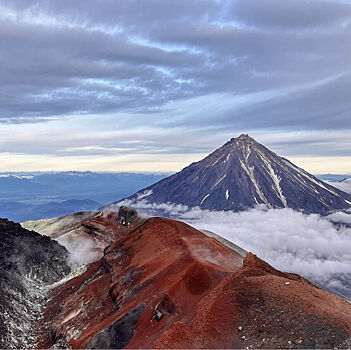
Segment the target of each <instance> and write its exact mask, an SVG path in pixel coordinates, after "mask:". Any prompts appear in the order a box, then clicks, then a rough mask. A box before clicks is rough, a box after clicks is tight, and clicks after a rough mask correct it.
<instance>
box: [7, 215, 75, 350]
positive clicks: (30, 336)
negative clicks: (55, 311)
mask: <svg viewBox="0 0 351 350" xmlns="http://www.w3.org/2000/svg"><path fill="white" fill-rule="evenodd" d="M0 266H1V270H0V348H23V347H33V346H35V338H36V334H35V327H33V326H34V325H35V324H37V322H38V319H39V317H40V311H41V310H42V308H43V307H44V306H45V303H46V298H47V297H46V290H47V289H48V288H49V286H50V285H51V284H53V283H55V282H57V281H59V280H60V279H62V278H63V277H64V276H66V275H67V274H69V273H70V271H71V267H70V265H69V257H68V252H67V250H66V249H65V248H64V247H62V246H60V245H59V244H58V243H57V242H55V241H53V240H51V239H50V238H48V237H45V236H41V235H39V234H38V233H36V232H33V231H28V230H25V229H23V228H22V227H21V226H20V225H19V224H16V223H14V222H12V221H9V220H7V219H0Z"/></svg>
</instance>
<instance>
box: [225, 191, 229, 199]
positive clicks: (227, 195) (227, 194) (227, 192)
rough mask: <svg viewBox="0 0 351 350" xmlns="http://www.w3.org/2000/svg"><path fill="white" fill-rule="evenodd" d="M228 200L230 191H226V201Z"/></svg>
mask: <svg viewBox="0 0 351 350" xmlns="http://www.w3.org/2000/svg"><path fill="white" fill-rule="evenodd" d="M228 198H229V191H228V190H226V191H225V199H226V200H228Z"/></svg>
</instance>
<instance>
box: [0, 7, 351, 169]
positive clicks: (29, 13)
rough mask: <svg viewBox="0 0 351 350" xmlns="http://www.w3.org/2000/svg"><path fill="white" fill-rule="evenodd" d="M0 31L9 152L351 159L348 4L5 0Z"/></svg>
mask: <svg viewBox="0 0 351 350" xmlns="http://www.w3.org/2000/svg"><path fill="white" fill-rule="evenodd" d="M0 41H1V46H0V63H1V65H2V67H4V69H3V70H1V72H0V77H1V86H0V102H1V103H0V129H1V130H0V131H1V133H2V134H3V135H5V136H6V137H5V138H4V139H3V140H1V144H0V146H1V149H2V152H10V153H12V154H14V153H21V154H26V155H43V156H52V155H54V156H56V157H68V156H74V157H78V156H79V157H83V156H92V155H93V156H96V157H97V156H105V157H109V156H110V155H111V154H113V155H121V154H125V153H142V154H155V153H164V154H179V155H181V154H189V153H191V154H192V155H193V160H195V159H196V156H195V155H196V154H200V153H201V154H206V153H208V152H209V151H211V150H212V149H213V148H214V147H218V146H220V145H221V144H223V143H224V142H225V141H226V140H227V139H230V138H231V137H233V136H237V135H239V134H240V133H242V132H250V133H251V134H253V135H258V136H260V137H262V140H265V139H267V141H268V142H269V144H268V146H271V145H272V146H277V148H276V149H275V150H277V151H280V150H282V152H283V155H295V156H296V155H304V156H311V155H313V156H321V155H323V156H330V157H336V156H340V157H341V156H344V157H345V156H347V157H350V149H351V148H350V137H349V135H350V130H351V118H350V111H351V101H350V99H349V91H350V90H351V57H350V55H351V4H350V2H349V1H341V0H340V1H325V0H316V1H312V0H300V1H298V2H297V1H293V0H285V1H277V0H260V1H257V0H223V1H217V0H201V1H200V0H194V1H191V2H189V1H188V2H182V1H176V0H128V1H124V2H123V4H122V3H121V2H116V1H112V0H106V1H103V2H97V1H93V0H77V1H74V2H72V1H65V0H64V1H57V0H40V1H39V0H28V1H22V0H0ZM23 123H26V124H27V125H24V126H23V125H21V124H23ZM5 124H7V125H5ZM44 124H45V126H44ZM67 130H69V131H70V132H69V133H67ZM92 130H93V131H94V132H92ZM214 134H216V135H217V136H214ZM267 135H271V136H270V137H267ZM277 135H278V137H282V138H283V139H285V141H284V140H283V141H282V140H281V141H282V143H280V144H278V143H276V142H275V141H274V139H275V138H276V137H277ZM102 136H103V137H102ZM200 136H201V137H200ZM180 137H181V138H182V140H183V141H184V142H182V143H179V138H180ZM291 138H294V140H293V141H290V143H289V142H288V141H287V140H288V139H291ZM204 140H205V141H204ZM134 141H136V143H134V144H133V142H134ZM125 142H132V144H130V143H125ZM291 146H294V147H291ZM145 158H146V156H144V159H145ZM121 161H123V160H122V159H121ZM19 162H20V161H18V162H17V163H19ZM149 162H150V159H149ZM340 162H341V160H340ZM17 163H16V164H17ZM72 164H73V165H74V163H72ZM90 164H93V161H91V162H90ZM183 165H185V163H184V164H183ZM75 166H76V168H79V166H80V163H79V160H77V162H76V164H75ZM48 168H49V165H48ZM106 169H107V168H106ZM12 170H15V169H12ZM108 170H111V169H108ZM163 170H164V169H163ZM341 171H342V170H341Z"/></svg>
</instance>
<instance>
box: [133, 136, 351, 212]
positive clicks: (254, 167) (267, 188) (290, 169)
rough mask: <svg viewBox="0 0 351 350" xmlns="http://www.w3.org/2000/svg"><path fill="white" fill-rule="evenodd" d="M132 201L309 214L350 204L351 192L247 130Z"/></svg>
mask: <svg viewBox="0 0 351 350" xmlns="http://www.w3.org/2000/svg"><path fill="white" fill-rule="evenodd" d="M129 199H134V200H140V199H145V200H147V201H148V202H151V203H167V202H171V203H176V204H184V205H187V206H189V207H195V206H199V207H201V208H203V209H210V210H231V211H241V210H246V209H248V208H251V207H254V206H256V205H258V204H264V205H266V206H267V207H269V208H293V209H296V210H303V211H304V212H307V213H327V212H329V211H333V210H342V209H347V208H349V207H350V204H351V196H350V195H349V194H346V193H344V192H342V191H340V190H338V189H336V188H334V187H332V186H330V185H328V184H326V183H324V182H322V181H320V180H318V179H317V178H316V177H315V176H313V175H311V174H309V173H308V172H306V171H305V170H303V169H301V168H299V167H298V166H296V165H294V164H293V163H291V162H290V161H288V160H287V159H285V158H283V157H280V156H278V155H277V154H275V153H274V152H272V151H270V150H269V149H268V148H266V147H264V146H263V145H261V144H259V143H258V142H256V141H255V140H254V139H253V138H251V137H249V136H248V135H245V134H242V135H240V136H239V137H237V138H232V139H231V140H230V141H228V142H227V143H226V144H224V145H223V146H222V147H220V148H218V149H217V150H215V151H214V152H212V153H211V154H210V155H208V156H207V157H206V158H204V159H202V160H200V161H199V162H195V163H192V164H190V165H189V166H188V167H186V168H184V169H183V170H182V171H180V172H179V173H176V174H174V175H172V176H169V177H167V178H165V179H163V180H161V181H159V182H157V183H156V184H154V185H152V186H149V187H147V188H145V189H143V190H141V191H139V192H137V193H136V194H134V195H133V196H131V197H129Z"/></svg>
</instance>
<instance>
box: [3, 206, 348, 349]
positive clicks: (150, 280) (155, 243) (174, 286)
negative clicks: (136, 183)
mask: <svg viewBox="0 0 351 350" xmlns="http://www.w3.org/2000/svg"><path fill="white" fill-rule="evenodd" d="M80 217H81V219H82V221H81V222H80V223H79V222H78V221H79V218H78V217H76V218H74V220H72V221H70V222H68V221H67V218H65V219H64V221H65V223H69V224H70V227H67V225H64V226H62V227H61V229H59V230H57V229H55V236H61V237H63V236H64V237H67V236H68V237H70V239H71V240H72V241H76V242H78V241H79V240H83V241H85V240H87V239H90V240H91V241H92V242H94V245H95V246H96V249H97V250H98V251H99V256H98V257H97V258H96V260H95V261H93V262H91V263H90V264H88V265H83V266H80V267H79V268H78V269H77V270H75V271H73V272H72V273H71V274H70V275H69V276H66V277H65V278H63V279H62V280H60V281H58V282H56V283H54V284H51V285H50V286H49V288H48V289H47V290H46V292H45V294H44V295H43V299H44V300H43V307H42V308H40V309H39V310H38V311H39V315H37V316H36V317H35V318H34V319H33V320H32V321H31V322H30V323H29V324H30V325H31V327H28V328H30V329H33V337H34V339H33V342H32V343H31V344H28V343H27V344H26V345H27V346H26V347H29V348H44V349H47V348H53V349H62V348H63V349H70V348H73V349H83V348H90V349H120V348H129V349H138V348H146V349H151V348H157V349H170V348H177V349H190V348H194V349H210V348H212V349H223V348H230V349H239V348H241V349H247V348H249V349H252V348H253V349H257V348H270V349H271V348H274V349H282V348H283V349H285V348H290V349H293V348H295V349H296V348H297V349H298V348H300V349H302V348H305V349H306V348H317V349H322V348H348V347H349V340H350V339H351V338H350V337H351V323H350V319H351V305H350V303H349V302H347V301H346V300H344V299H342V298H340V297H338V296H336V295H333V294H331V293H329V292H326V291H324V290H322V289H320V288H318V287H316V286H314V285H313V284H312V283H310V282H309V281H307V280H306V279H304V278H302V277H300V276H298V275H295V274H292V273H285V272H281V271H278V270H276V269H274V268H273V267H272V266H270V265H268V264H267V263H266V262H264V261H263V260H261V259H260V258H258V257H257V256H255V255H253V254H252V253H247V252H245V251H244V250H242V249H238V247H237V246H235V245H229V246H226V245H224V244H222V243H221V242H220V241H219V240H217V239H215V238H212V237H209V236H207V235H205V234H204V233H202V232H200V231H198V230H196V229H195V228H193V227H191V226H189V225H187V224H185V223H183V222H180V221H176V220H171V219H167V218H160V217H152V218H148V219H146V218H141V217H135V216H134V218H133V220H132V221H131V222H128V223H127V224H125V225H123V224H119V223H118V222H119V221H121V220H119V217H117V216H116V213H113V212H105V213H103V214H101V213H96V214H95V215H94V216H91V217H83V216H80ZM54 225H55V226H56V227H57V222H56V223H54ZM49 229H50V227H49V226H46V227H45V230H46V232H49ZM5 230H7V231H8V228H7V227H5ZM67 230H69V231H68V232H67ZM21 232H22V234H23V235H30V233H29V232H25V231H24V230H23V231H21ZM31 235H34V233H31ZM38 236H39V235H37V240H38V242H39V240H40V239H42V240H43V239H44V237H38ZM45 238H46V237H45ZM46 239H47V240H48V238H46ZM11 243H12V242H11ZM33 243H35V242H31V243H29V242H28V244H27V250H29V251H31V249H30V248H31V247H32V246H33ZM52 243H56V242H52ZM9 244H10V243H9ZM56 245H57V243H56ZM56 245H55V246H56ZM92 249H95V248H94V247H92ZM21 254H23V253H21V252H17V253H16V258H18V256H19V255H21ZM62 254H64V252H62V253H61V254H60V253H58V255H57V257H56V258H58V257H59V256H62ZM63 256H64V255H63ZM50 261H54V259H51V260H50ZM32 264H33V262H28V263H27V265H28V268H30V266H31V265H32ZM43 271H44V272H45V271H46V270H43ZM40 274H42V273H41V272H40ZM10 281H11V280H10ZM21 286H22V284H21V283H20V281H19V284H18V286H17V285H16V286H15V287H14V291H17V290H19V289H18V288H20V287H21ZM4 289H5V290H6V288H5V287H4ZM16 295H18V296H19V297H20V295H21V294H19V293H18V294H16ZM23 299H25V298H23ZM20 300H21V299H20ZM0 306H1V305H0ZM14 306H16V304H14V303H9V304H4V305H3V306H2V307H3V308H4V315H7V317H6V318H8V317H9V316H8V315H9V314H10V315H11V312H12V311H13V310H15V307H14ZM24 311H25V310H24ZM11 321H12V323H11V324H13V328H16V329H17V330H18V332H20V330H21V329H23V330H24V331H23V332H22V333H24V334H23V337H25V336H26V335H27V334H26V332H25V331H26V329H25V328H23V321H24V319H23V317H21V315H18V317H15V318H12V319H11ZM1 336H3V334H2V333H1V332H0V339H1ZM10 340H11V339H10ZM11 344H12V343H10V342H5V343H4V344H3V346H2V347H4V348H9V347H11V346H9V345H11ZM16 345H17V346H15V347H17V348H20V347H25V346H20V345H21V344H18V343H16ZM28 345H32V346H28Z"/></svg>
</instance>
